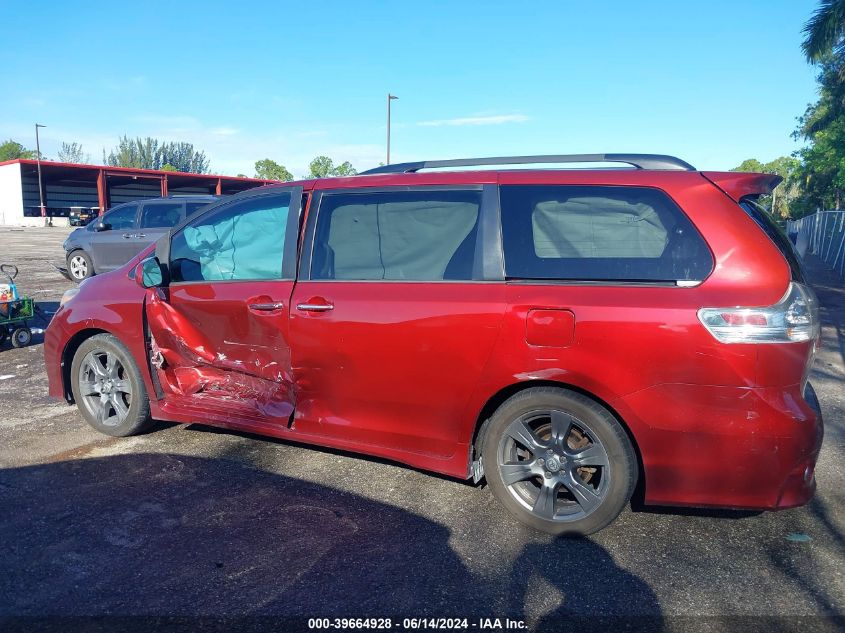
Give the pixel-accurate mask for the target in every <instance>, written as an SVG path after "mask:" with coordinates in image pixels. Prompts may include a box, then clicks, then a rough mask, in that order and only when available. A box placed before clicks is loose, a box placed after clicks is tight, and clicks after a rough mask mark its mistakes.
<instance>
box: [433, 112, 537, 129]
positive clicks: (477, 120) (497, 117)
mask: <svg viewBox="0 0 845 633" xmlns="http://www.w3.org/2000/svg"><path fill="white" fill-rule="evenodd" d="M527 120H528V117H527V116H525V115H524V114H491V115H486V116H468V117H461V118H457V119H436V120H434V121H420V122H419V123H417V125H421V126H424V127H441V126H444V125H502V124H503V123H524V122H525V121H527Z"/></svg>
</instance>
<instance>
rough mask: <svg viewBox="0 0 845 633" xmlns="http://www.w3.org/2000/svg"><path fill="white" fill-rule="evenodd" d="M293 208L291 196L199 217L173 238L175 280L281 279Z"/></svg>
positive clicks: (268, 198)
mask: <svg viewBox="0 0 845 633" xmlns="http://www.w3.org/2000/svg"><path fill="white" fill-rule="evenodd" d="M289 208H290V193H279V194H273V195H263V196H257V197H255V198H249V199H247V200H242V201H238V202H235V203H233V204H230V205H226V206H224V207H222V208H221V209H218V210H217V211H213V212H211V213H209V214H206V215H202V216H200V217H199V218H197V219H196V220H194V221H193V222H191V223H190V224H188V225H186V226H185V227H184V228H182V229H181V230H180V231H179V232H178V233H177V234H176V235H175V236H174V237H173V240H172V242H171V244H170V275H171V280H172V281H174V282H179V281H236V280H269V279H281V278H282V257H283V254H284V250H285V232H286V226H287V220H288V210H289Z"/></svg>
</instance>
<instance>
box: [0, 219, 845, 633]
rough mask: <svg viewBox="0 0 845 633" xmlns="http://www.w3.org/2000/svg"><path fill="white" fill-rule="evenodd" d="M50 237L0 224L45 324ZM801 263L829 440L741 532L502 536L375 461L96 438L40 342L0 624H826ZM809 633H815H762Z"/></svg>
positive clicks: (27, 384) (825, 366) (12, 355)
mask: <svg viewBox="0 0 845 633" xmlns="http://www.w3.org/2000/svg"><path fill="white" fill-rule="evenodd" d="M66 234H67V229H27V230H24V231H12V230H9V229H8V228H2V227H0V261H9V262H12V263H15V264H17V266H19V267H20V270H21V272H20V276H19V277H18V282H19V286H20V289H21V290H22V291H24V292H26V293H28V294H32V295H34V296H35V297H36V299H38V300H39V301H41V302H44V305H45V306H47V307H48V308H51V307H52V308H53V309H54V306H55V305H56V304H55V302H57V301H58V299H59V297H60V296H61V293H62V291H63V290H64V289H65V288H68V287H70V284H69V283H68V282H65V280H63V279H62V278H61V277H60V276H59V275H58V274H57V273H56V272H55V271H54V270H53V269H52V268H51V267H50V266H49V264H48V262H55V263H61V262H62V251H61V242H62V240H63V239H64V237H65V235H66ZM811 265H812V270H813V279H814V282H815V284H816V287H817V290H818V293H819V296H820V298H821V302H822V304H823V313H822V314H823V320H824V331H823V334H824V345H823V348H822V350H821V353H820V355H819V356H818V358H817V360H816V364H815V370H814V372H813V382H814V384H815V386H816V389H817V391H818V395H819V399H820V401H821V404H822V409H823V411H824V414H825V418H826V423H827V428H826V437H825V443H824V448H823V450H822V456H821V460H820V462H819V466H818V470H817V478H818V482H819V488H818V494H817V496H816V498H815V500H814V501H813V502H812V503H811V504H810V505H809V506H807V507H804V508H799V509H795V510H789V511H785V512H780V513H764V514H756V515H754V514H747V513H746V514H742V513H731V512H692V511H679V510H668V509H662V510H660V509H653V510H649V511H637V512H632V511H626V512H625V513H623V515H622V516H621V517H620V519H619V520H618V521H617V522H616V523H615V524H613V525H612V526H611V527H610V528H608V529H606V530H604V531H603V532H601V533H600V534H597V535H595V536H594V537H592V538H590V539H584V540H580V541H574V540H555V539H552V538H550V537H547V536H544V535H541V534H537V533H534V532H532V531H530V530H528V529H526V528H523V527H521V526H520V525H518V524H517V523H515V522H514V521H512V520H510V519H508V518H507V517H506V516H505V515H504V513H503V512H502V511H501V510H500V509H499V507H498V506H497V504H496V503H495V502H494V501H493V499H492V497H491V495H490V493H489V491H488V490H486V489H481V488H475V487H473V486H470V485H468V484H466V483H464V482H459V481H453V480H450V479H445V478H440V477H436V476H431V475H428V474H425V473H422V472H417V471H415V470H412V469H409V468H405V467H402V466H398V465H395V464H392V463H388V462H385V461H381V460H375V459H368V458H362V457H359V456H354V455H349V454H344V453H340V452H336V451H329V450H321V449H313V448H307V447H303V446H298V445H294V444H290V443H285V442H281V441H275V440H269V439H265V438H258V437H252V436H246V435H241V434H236V433H227V432H221V431H216V430H213V429H211V428H207V427H203V426H200V425H191V426H178V425H169V424H160V425H159V426H158V428H157V429H156V430H154V431H153V432H151V433H148V434H146V435H143V436H140V437H135V438H130V439H113V438H107V437H105V436H102V435H98V434H97V433H96V432H94V431H93V430H91V429H89V428H88V427H87V426H86V425H85V423H84V422H83V421H82V419H81V417H80V416H79V415H77V413H76V410H75V409H74V408H71V407H68V406H66V405H64V404H62V403H59V402H54V401H51V400H49V399H48V398H47V396H46V384H45V374H44V367H43V359H42V349H41V345H40V342H41V338H40V337H36V341H35V343H34V344H33V345H32V346H30V347H28V348H25V349H19V350H18V349H10V348H9V347H8V345H6V346H4V347H3V348H2V350H0V377H2V380H0V467H2V469H0V543H2V548H0V617H3V616H6V617H8V616H16V615H37V614H52V615H108V614H112V615H115V614H117V615H125V614H147V615H174V614H175V615H191V614H210V615H244V614H247V615H283V614H284V615H305V616H315V615H338V616H356V615H357V616H372V617H380V616H387V615H405V616H469V615H473V614H475V615H484V616H493V617H504V616H505V615H510V616H514V617H518V618H525V619H526V620H527V621H528V622H529V623H531V624H532V625H537V626H544V625H546V624H550V623H554V622H560V621H562V620H561V618H566V617H570V616H594V615H626V616H631V615H643V616H655V615H664V616H694V615H710V616H738V615H747V616H761V615H767V616H812V615H836V614H839V615H841V614H843V612H844V611H845V609H843V607H845V492H844V491H845V469H843V457H845V446H843V426H845V389H843V385H845V380H844V379H845V366H843V354H845V290H843V289H842V282H839V281H836V280H835V279H833V278H832V277H830V276H828V275H827V274H826V273H825V271H824V270H822V269H820V268H819V267H818V266H817V265H814V264H813V263H812V262H811ZM685 622H686V623H688V622H689V621H687V620H683V619H680V620H670V621H669V622H668V623H666V624H665V626H666V628H667V630H681V629H682V628H684V623H685ZM720 622H721V624H720V628H721V627H727V628H731V627H737V626H740V624H741V623H742V622H746V623H747V622H748V621H741V620H723V621H720ZM751 622H752V623H754V626H753V628H755V629H756V628H758V626H757V625H758V624H759V625H761V627H762V624H761V623H760V622H759V621H756V620H754V621H751ZM790 623H791V624H790ZM819 625H823V626H833V625H834V622H832V621H830V620H827V621H822V620H818V619H812V618H811V619H798V620H780V621H778V625H777V626H773V625H771V626H770V625H768V624H767V625H766V626H767V627H768V628H771V629H772V630H778V626H780V627H786V628H788V629H790V630H791V629H792V628H793V627H794V628H795V629H796V630H798V629H803V630H809V629H812V627H814V626H819ZM0 628H2V627H0Z"/></svg>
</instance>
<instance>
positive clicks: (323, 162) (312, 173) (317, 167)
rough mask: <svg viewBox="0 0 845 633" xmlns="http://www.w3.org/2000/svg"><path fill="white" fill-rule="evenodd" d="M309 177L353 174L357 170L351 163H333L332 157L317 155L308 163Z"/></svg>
mask: <svg viewBox="0 0 845 633" xmlns="http://www.w3.org/2000/svg"><path fill="white" fill-rule="evenodd" d="M308 169H309V174H308V175H309V177H310V178H329V177H331V176H354V175H355V174H357V173H358V171H357V170H356V169H355V168H354V167H353V166H352V163H350V162H349V161H345V162H343V163H342V164H340V165H335V164H334V162H332V159H331V158H329V157H328V156H317V158H315V159H314V160H312V161H311V164H310V165H308Z"/></svg>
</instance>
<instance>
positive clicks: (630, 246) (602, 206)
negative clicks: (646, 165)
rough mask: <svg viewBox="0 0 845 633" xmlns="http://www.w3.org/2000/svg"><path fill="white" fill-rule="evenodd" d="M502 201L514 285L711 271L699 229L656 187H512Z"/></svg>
mask: <svg viewBox="0 0 845 633" xmlns="http://www.w3.org/2000/svg"><path fill="white" fill-rule="evenodd" d="M500 200H501V207H502V231H503V235H502V237H503V242H504V249H505V274H506V276H507V277H508V278H511V279H558V280H585V281H645V282H652V281H657V282H661V281H666V282H671V281H681V280H686V281H700V280H702V279H704V278H705V277H706V276H707V275H709V274H710V271H711V270H712V268H713V258H712V255H711V254H710V251H709V249H708V248H707V245H706V244H705V243H704V240H703V239H702V238H701V236H700V235H699V233H698V231H696V229H695V227H694V226H693V225H692V223H691V222H690V221H689V219H688V218H687V217H686V216H685V215H684V213H683V212H682V211H681V210H680V208H679V207H678V206H677V205H676V204H675V203H674V202H673V201H672V200H671V199H670V198H669V197H668V196H667V195H666V194H665V193H663V192H662V191H659V190H657V189H652V188H647V187H618V186H571V185H536V186H535V185H511V186H503V187H502V188H501V191H500Z"/></svg>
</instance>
